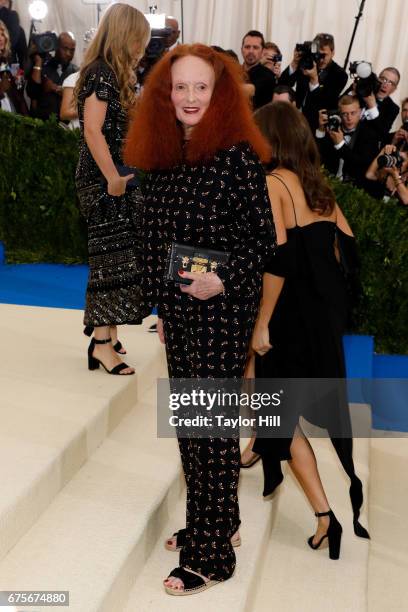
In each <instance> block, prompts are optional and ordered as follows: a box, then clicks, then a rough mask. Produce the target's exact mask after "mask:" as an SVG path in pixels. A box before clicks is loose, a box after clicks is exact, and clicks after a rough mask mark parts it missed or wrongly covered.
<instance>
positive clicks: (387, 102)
mask: <svg viewBox="0 0 408 612" xmlns="http://www.w3.org/2000/svg"><path fill="white" fill-rule="evenodd" d="M361 66H362V67H363V69H365V70H366V71H368V72H369V74H368V75H367V77H365V78H361V77H360V76H359V75H358V73H359V71H360V70H359V67H361ZM367 66H368V68H367ZM360 69H361V68H360ZM350 73H351V76H352V77H353V78H354V82H353V84H352V86H351V87H350V88H349V89H348V91H347V93H348V94H350V95H353V96H354V95H355V96H358V97H359V98H360V100H361V104H362V106H363V107H365V108H364V117H365V118H366V119H368V120H370V119H371V118H372V117H371V116H370V114H367V112H366V111H367V106H366V104H365V100H366V99H367V97H370V98H372V99H373V100H375V103H376V105H377V108H378V113H379V121H378V128H379V130H380V132H381V137H382V142H387V140H389V138H388V133H389V131H390V130H391V128H392V125H393V123H394V121H395V119H396V118H397V116H398V113H399V106H398V104H395V102H394V101H393V100H392V98H391V97H390V96H391V94H393V93H394V92H395V91H396V89H397V87H398V84H399V81H400V73H399V71H398V70H397V69H396V68H394V67H389V68H384V70H382V71H381V72H380V75H379V76H378V77H377V76H376V75H375V74H374V73H373V72H372V71H371V64H370V63H369V62H355V63H354V64H353V63H352V64H350Z"/></svg>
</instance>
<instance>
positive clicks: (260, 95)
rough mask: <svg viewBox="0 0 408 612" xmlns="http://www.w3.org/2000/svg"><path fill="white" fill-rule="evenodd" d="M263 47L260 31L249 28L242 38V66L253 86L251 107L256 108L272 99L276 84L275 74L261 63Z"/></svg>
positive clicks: (263, 41)
mask: <svg viewBox="0 0 408 612" xmlns="http://www.w3.org/2000/svg"><path fill="white" fill-rule="evenodd" d="M264 48H265V39H264V37H263V34H262V33H261V32H258V31H257V30H250V31H249V32H247V34H245V36H244V38H243V39H242V46H241V53H242V57H243V58H244V63H243V68H244V70H245V72H246V73H247V75H248V79H249V81H250V83H252V85H253V86H254V87H255V95H254V97H253V108H254V110H256V109H257V108H260V107H261V106H264V105H265V104H268V103H269V102H270V101H271V100H272V94H273V90H274V87H275V85H276V79H275V75H274V74H273V73H272V72H271V71H270V70H269V69H268V68H266V67H265V66H263V65H262V63H261V59H262V54H263V50H264Z"/></svg>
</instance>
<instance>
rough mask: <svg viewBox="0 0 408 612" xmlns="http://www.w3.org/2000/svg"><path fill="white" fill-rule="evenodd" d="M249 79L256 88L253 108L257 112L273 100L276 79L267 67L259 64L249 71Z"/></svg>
mask: <svg viewBox="0 0 408 612" xmlns="http://www.w3.org/2000/svg"><path fill="white" fill-rule="evenodd" d="M248 77H249V80H250V82H251V83H252V84H253V85H254V86H255V95H254V98H253V107H254V110H256V109H257V108H260V107H261V106H264V105H265V104H268V102H270V101H271V100H272V96H273V90H274V89H275V86H276V79H275V75H274V74H273V72H271V70H269V69H268V68H265V66H262V64H257V65H256V66H254V67H253V68H251V69H250V70H248Z"/></svg>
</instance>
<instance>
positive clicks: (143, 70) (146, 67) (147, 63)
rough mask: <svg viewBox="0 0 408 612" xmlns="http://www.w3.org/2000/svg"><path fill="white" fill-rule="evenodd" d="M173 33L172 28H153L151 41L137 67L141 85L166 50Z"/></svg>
mask: <svg viewBox="0 0 408 612" xmlns="http://www.w3.org/2000/svg"><path fill="white" fill-rule="evenodd" d="M171 34H172V29H171V28H153V29H152V30H151V38H150V42H149V44H148V45H147V47H146V50H145V54H144V56H143V58H142V60H141V61H140V63H139V66H138V68H137V80H138V82H139V83H140V85H143V84H144V81H145V79H146V77H147V75H148V74H149V72H150V70H151V69H152V67H153V66H154V64H155V63H156V62H157V61H158V60H159V59H160V58H161V57H162V55H163V54H164V52H165V51H166V49H167V46H166V42H167V39H168V38H169V37H170V36H171Z"/></svg>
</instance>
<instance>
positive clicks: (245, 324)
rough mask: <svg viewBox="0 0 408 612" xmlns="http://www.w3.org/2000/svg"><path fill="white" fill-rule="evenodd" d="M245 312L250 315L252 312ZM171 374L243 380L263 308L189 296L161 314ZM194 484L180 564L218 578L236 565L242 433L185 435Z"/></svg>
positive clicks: (183, 446) (183, 447)
mask: <svg viewBox="0 0 408 612" xmlns="http://www.w3.org/2000/svg"><path fill="white" fill-rule="evenodd" d="M244 313H245V314H244ZM161 314H162V316H163V320H164V333H165V339H166V351H167V363H168V369H169V376H170V378H241V377H242V376H243V374H244V370H245V363H246V357H247V351H248V343H249V339H250V335H251V332H252V327H253V323H254V318H255V314H256V313H255V312H254V313H253V312H252V309H251V310H250V311H249V312H248V309H243V312H241V313H240V309H239V308H237V307H235V308H233V307H231V306H230V305H228V303H227V302H226V301H225V299H224V298H223V297H222V296H217V297H216V298H213V299H212V300H208V301H206V302H200V301H199V300H196V299H195V298H191V297H189V296H186V295H184V294H181V295H180V296H176V297H175V300H174V305H173V304H172V306H171V307H167V309H166V311H165V312H164V313H163V312H162V313H161ZM179 448H180V454H181V461H182V466H183V470H184V475H185V479H186V486H187V508H186V529H187V536H186V544H185V546H184V547H183V548H182V550H181V552H180V565H181V566H183V567H186V568H189V569H192V570H194V571H196V572H199V573H200V574H203V575H204V576H208V577H209V578H212V579H214V580H227V579H228V578H229V577H230V576H231V575H232V574H233V572H234V569H235V553H234V549H233V547H232V545H231V537H232V536H233V534H234V533H235V532H236V531H237V529H238V527H239V524H240V517H239V506H238V479H239V463H240V449H239V439H238V438H235V439H234V438H207V439H197V438H194V439H191V438H189V439H187V438H184V439H179Z"/></svg>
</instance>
